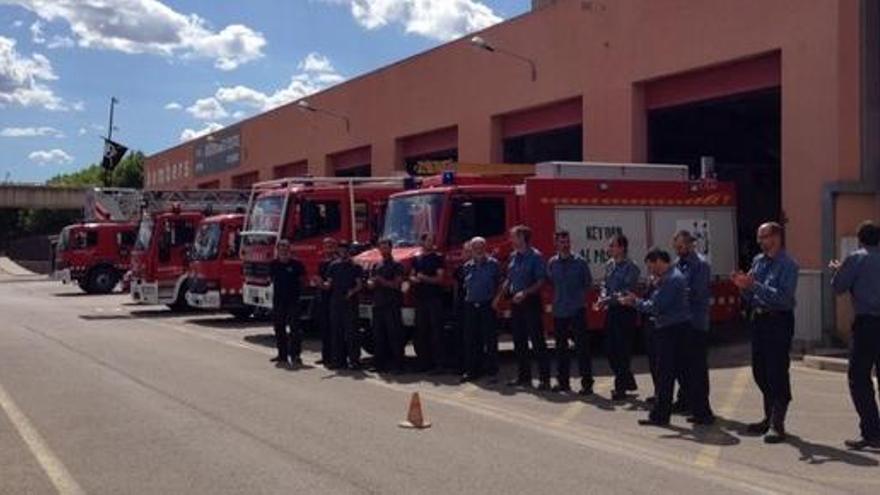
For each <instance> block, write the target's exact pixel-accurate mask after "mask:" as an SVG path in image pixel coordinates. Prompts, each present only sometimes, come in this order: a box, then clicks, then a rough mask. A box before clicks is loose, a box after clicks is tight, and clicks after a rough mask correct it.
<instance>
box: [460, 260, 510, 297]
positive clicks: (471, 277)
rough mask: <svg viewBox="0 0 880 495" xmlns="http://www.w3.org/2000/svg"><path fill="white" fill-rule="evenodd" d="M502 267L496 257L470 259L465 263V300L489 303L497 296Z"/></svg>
mask: <svg viewBox="0 0 880 495" xmlns="http://www.w3.org/2000/svg"><path fill="white" fill-rule="evenodd" d="M500 280H501V267H500V266H499V265H498V261H496V260H495V258H492V257H488V258H486V259H485V260H483V261H477V260H470V261H468V262H467V263H465V264H464V293H465V295H464V300H465V301H467V302H469V303H487V302H489V301H491V300H492V299H494V298H495V294H496V293H497V292H498V282H499V281H500Z"/></svg>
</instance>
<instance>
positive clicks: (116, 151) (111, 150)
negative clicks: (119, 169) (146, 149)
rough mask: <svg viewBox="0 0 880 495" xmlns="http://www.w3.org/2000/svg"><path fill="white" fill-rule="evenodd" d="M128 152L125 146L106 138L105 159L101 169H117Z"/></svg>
mask: <svg viewBox="0 0 880 495" xmlns="http://www.w3.org/2000/svg"><path fill="white" fill-rule="evenodd" d="M126 151H128V148H126V147H125V146H123V145H121V144H119V143H117V142H114V141H111V140H109V139H107V138H104V158H103V159H102V160H101V168H103V169H104V170H107V171H110V170H113V169H114V168H116V166H117V165H119V162H120V161H122V157H123V156H125V152H126Z"/></svg>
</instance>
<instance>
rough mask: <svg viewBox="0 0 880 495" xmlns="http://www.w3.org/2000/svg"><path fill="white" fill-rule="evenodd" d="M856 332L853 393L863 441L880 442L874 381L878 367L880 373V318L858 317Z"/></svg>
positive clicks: (851, 375) (851, 377)
mask: <svg viewBox="0 0 880 495" xmlns="http://www.w3.org/2000/svg"><path fill="white" fill-rule="evenodd" d="M852 330H853V333H852V343H851V347H850V354H849V371H848V375H849V393H850V396H851V397H852V401H853V405H854V406H855V408H856V412H857V413H859V428H860V429H861V431H862V438H864V439H865V440H880V415H878V412H877V400H876V399H875V394H876V392H875V389H874V380H873V378H871V370H872V369H873V368H874V367H875V366H877V367H878V370H877V371H878V373H880V317H877V316H868V315H862V316H856V320H855V322H854V323H853V326H852Z"/></svg>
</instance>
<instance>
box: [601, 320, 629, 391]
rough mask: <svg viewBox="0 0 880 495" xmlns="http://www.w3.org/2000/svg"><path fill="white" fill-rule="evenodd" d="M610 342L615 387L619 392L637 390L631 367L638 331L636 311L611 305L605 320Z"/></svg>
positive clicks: (607, 336)
mask: <svg viewBox="0 0 880 495" xmlns="http://www.w3.org/2000/svg"><path fill="white" fill-rule="evenodd" d="M605 330H606V336H605V338H606V339H607V342H608V364H609V365H610V366H611V371H613V372H614V389H615V390H616V391H619V392H624V391H626V390H635V388H636V379H635V377H633V374H632V371H631V369H630V362H631V361H632V346H633V340H634V339H635V333H636V311H635V309H633V308H629V307H623V306H611V307H610V308H608V314H607V316H606V320H605Z"/></svg>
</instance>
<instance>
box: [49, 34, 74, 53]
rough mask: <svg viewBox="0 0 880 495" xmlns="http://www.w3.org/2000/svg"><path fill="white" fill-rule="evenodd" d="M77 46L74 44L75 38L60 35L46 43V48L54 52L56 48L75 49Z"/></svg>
mask: <svg viewBox="0 0 880 495" xmlns="http://www.w3.org/2000/svg"><path fill="white" fill-rule="evenodd" d="M75 45H76V42H74V41H73V38H71V37H70V36H58V35H54V36H52V39H51V40H49V42H48V43H46V47H47V48H49V49H52V50H54V49H56V48H73V47H74V46H75Z"/></svg>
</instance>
